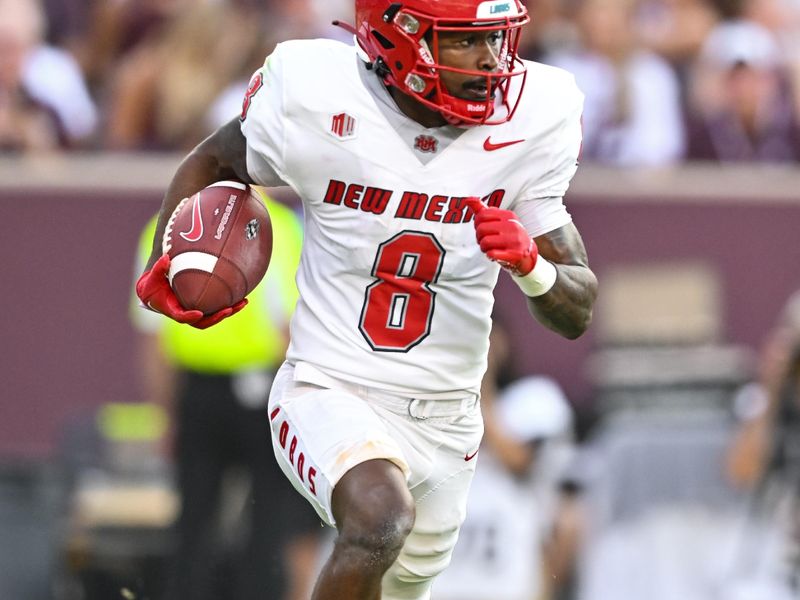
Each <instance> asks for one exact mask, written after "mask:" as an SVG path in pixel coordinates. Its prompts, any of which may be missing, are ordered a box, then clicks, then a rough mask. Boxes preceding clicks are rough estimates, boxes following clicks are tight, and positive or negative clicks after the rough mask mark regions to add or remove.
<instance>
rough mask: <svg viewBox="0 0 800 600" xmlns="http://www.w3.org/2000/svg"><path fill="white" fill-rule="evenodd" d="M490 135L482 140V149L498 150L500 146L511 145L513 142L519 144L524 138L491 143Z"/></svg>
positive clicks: (488, 150)
mask: <svg viewBox="0 0 800 600" xmlns="http://www.w3.org/2000/svg"><path fill="white" fill-rule="evenodd" d="M491 137H492V136H489V137H487V138H486V139H485V140H484V142H483V149H484V150H486V151H487V152H491V151H492V150H500V148H505V147H506V146H513V145H514V144H519V143H521V142H524V141H525V140H512V141H510V142H500V143H498V144H493V143H492V142H491V141H490V140H491Z"/></svg>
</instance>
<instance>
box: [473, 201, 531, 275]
mask: <svg viewBox="0 0 800 600" xmlns="http://www.w3.org/2000/svg"><path fill="white" fill-rule="evenodd" d="M467 205H468V206H469V207H470V208H471V209H472V212H473V213H475V237H476V239H477V240H478V245H479V246H480V247H481V250H482V251H483V253H484V254H486V256H488V257H489V258H490V259H491V260H493V261H495V262H497V263H498V264H499V265H500V266H501V267H503V268H504V269H508V270H509V271H511V272H512V273H513V274H514V275H516V276H518V277H522V276H525V275H527V274H528V273H530V272H531V271H533V268H534V267H535V266H536V260H537V259H538V258H539V249H538V248H537V247H536V242H534V241H533V238H531V236H530V235H528V232H527V231H526V230H525V227H523V226H522V223H520V221H519V218H518V217H517V215H516V214H515V213H514V211H511V210H505V209H502V208H497V207H495V206H486V205H485V204H484V203H483V202H481V200H480V199H479V198H476V197H471V198H467Z"/></svg>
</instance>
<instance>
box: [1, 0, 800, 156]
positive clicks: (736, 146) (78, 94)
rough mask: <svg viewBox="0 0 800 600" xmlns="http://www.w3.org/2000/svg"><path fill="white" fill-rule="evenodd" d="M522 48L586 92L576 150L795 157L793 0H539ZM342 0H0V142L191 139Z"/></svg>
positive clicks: (169, 143)
mask: <svg viewBox="0 0 800 600" xmlns="http://www.w3.org/2000/svg"><path fill="white" fill-rule="evenodd" d="M527 4H528V8H529V10H530V12H531V13H532V23H531V25H530V26H529V27H528V28H527V32H526V34H525V38H524V40H523V48H522V51H521V54H522V56H523V57H525V58H529V59H534V60H538V61H541V62H545V63H549V64H554V65H557V66H561V67H564V68H566V69H568V70H570V71H571V72H573V73H574V74H575V76H576V78H577V80H578V84H579V86H580V87H581V89H582V90H583V92H584V93H585V94H586V106H585V112H584V135H585V140H584V150H583V159H584V162H597V163H603V164H607V165H614V166H628V167H634V166H662V165H670V164H675V163H679V162H682V161H687V160H711V161H720V162H727V161H761V162H773V163H776V162H790V161H796V160H799V159H800V128H799V127H798V121H800V119H798V116H800V3H798V2H795V1H793V0H535V1H530V2H528V3H527ZM352 13H353V2H352V0H294V1H292V2H274V1H272V0H113V1H109V0H0V148H2V150H3V151H4V152H16V153H21V152H29V151H38V152H41V151H60V150H102V151H110V150H111V151H114V150H126V151H185V150H187V149H189V148H191V147H193V146H194V145H195V144H196V143H197V142H198V141H199V140H201V139H203V138H204V137H205V136H206V135H207V134H208V133H210V132H211V131H212V130H213V129H214V128H215V127H216V126H218V125H219V124H221V123H222V122H225V121H227V120H228V119H230V118H232V117H233V116H235V115H236V114H237V113H238V111H239V106H240V103H241V98H242V97H243V93H244V90H245V89H246V85H247V81H248V79H249V76H250V75H251V73H252V72H253V71H254V70H255V69H256V68H258V67H259V66H260V64H261V63H262V62H263V60H264V57H265V56H266V55H268V54H269V53H270V51H271V49H272V48H273V47H274V46H275V44H276V43H278V42H280V41H281V40H284V39H291V38H310V37H335V38H338V39H342V40H345V41H346V40H347V39H348V38H349V35H348V34H347V33H346V32H344V30H342V29H338V28H336V27H334V26H332V25H331V21H332V20H333V19H334V18H340V19H342V20H347V21H350V20H351V19H352Z"/></svg>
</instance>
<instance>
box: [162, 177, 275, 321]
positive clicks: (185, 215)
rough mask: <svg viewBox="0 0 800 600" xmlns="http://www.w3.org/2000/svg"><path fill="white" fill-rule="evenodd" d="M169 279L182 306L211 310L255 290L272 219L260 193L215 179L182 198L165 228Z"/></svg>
mask: <svg viewBox="0 0 800 600" xmlns="http://www.w3.org/2000/svg"><path fill="white" fill-rule="evenodd" d="M162 249H163V251H164V252H166V253H167V254H169V256H170V260H171V263H170V267H169V281H170V285H171V286H172V289H173V291H174V292H175V295H176V296H177V297H178V300H180V303H181V305H183V307H184V308H186V309H196V310H201V311H203V313H205V314H207V315H208V314H212V313H215V312H217V311H218V310H220V309H222V308H226V307H228V306H232V305H234V304H236V303H237V302H239V301H240V300H241V299H242V298H244V297H245V296H246V295H247V294H249V293H250V292H252V291H253V288H255V287H256V285H258V282H259V281H261V279H262V278H263V277H264V274H265V273H266V272H267V267H268V266H269V260H270V257H271V256H272V225H271V223H270V219H269V213H268V212H267V208H266V206H264V203H263V201H262V200H261V198H260V197H259V195H258V193H257V192H256V191H255V190H253V189H251V188H250V186H249V185H247V184H244V183H239V182H238V181H219V182H217V183H213V184H211V185H210V186H208V187H207V188H204V189H202V190H200V191H199V192H197V193H196V194H195V195H194V196H192V197H190V198H185V199H184V200H182V201H181V203H180V204H178V206H176V207H175V210H174V211H173V213H172V216H171V217H170V219H169V221H168V223H167V228H166V230H165V231H164V238H163V241H162Z"/></svg>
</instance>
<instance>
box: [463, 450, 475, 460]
mask: <svg viewBox="0 0 800 600" xmlns="http://www.w3.org/2000/svg"><path fill="white" fill-rule="evenodd" d="M477 455H478V450H475V452H473V453H472V454H465V455H464V460H465V461H467V462H469V461H471V460H472V459H473V458H475V457H476V456H477Z"/></svg>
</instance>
